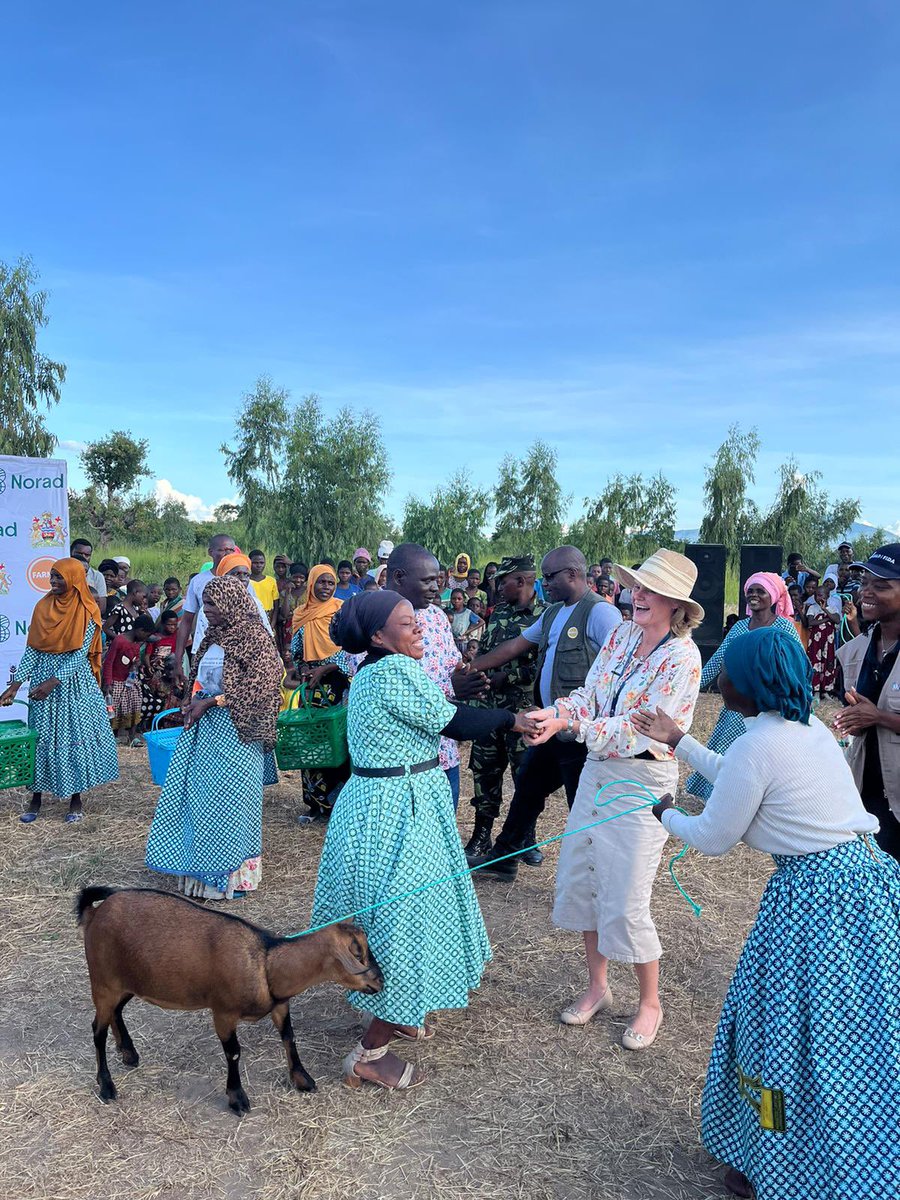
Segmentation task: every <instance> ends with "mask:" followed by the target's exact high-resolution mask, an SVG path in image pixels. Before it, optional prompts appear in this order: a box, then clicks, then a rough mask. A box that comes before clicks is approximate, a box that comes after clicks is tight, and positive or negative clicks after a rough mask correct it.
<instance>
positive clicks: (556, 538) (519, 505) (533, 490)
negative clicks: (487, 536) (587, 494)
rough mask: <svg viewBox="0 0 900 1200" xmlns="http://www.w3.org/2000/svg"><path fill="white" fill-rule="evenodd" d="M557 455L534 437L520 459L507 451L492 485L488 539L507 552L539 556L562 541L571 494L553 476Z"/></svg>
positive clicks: (550, 447)
mask: <svg viewBox="0 0 900 1200" xmlns="http://www.w3.org/2000/svg"><path fill="white" fill-rule="evenodd" d="M558 461H559V460H558V456H557V453H556V451H555V450H554V449H553V447H552V446H549V445H548V444H547V443H546V442H544V441H541V440H540V439H538V441H536V442H535V443H534V445H533V446H531V448H530V449H529V450H528V452H527V453H526V455H525V457H524V458H521V459H518V458H515V457H514V456H513V455H512V454H507V455H506V456H505V457H504V458H503V460H502V462H501V463H500V470H499V473H498V477H497V483H496V485H495V487H494V497H493V499H494V509H495V511H496V524H495V528H494V532H493V534H492V536H491V541H492V542H493V544H494V545H495V546H502V547H503V548H504V549H508V550H509V552H510V553H511V554H525V553H529V552H530V553H532V554H534V555H535V557H536V558H541V557H543V555H545V554H546V553H547V551H548V550H552V549H553V547H554V546H558V545H559V544H560V542H561V540H562V523H563V518H564V516H565V512H566V509H567V507H568V505H569V502H570V500H571V499H572V497H571V496H564V495H563V491H562V488H561V487H560V485H559V480H558V479H557V478H556V468H557V464H558Z"/></svg>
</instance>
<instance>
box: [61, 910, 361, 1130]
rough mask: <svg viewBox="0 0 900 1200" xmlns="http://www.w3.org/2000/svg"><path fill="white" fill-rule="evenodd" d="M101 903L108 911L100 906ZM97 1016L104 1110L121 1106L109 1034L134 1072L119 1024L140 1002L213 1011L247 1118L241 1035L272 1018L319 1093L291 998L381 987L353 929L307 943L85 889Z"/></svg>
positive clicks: (236, 1097) (81, 919) (238, 1108)
mask: <svg viewBox="0 0 900 1200" xmlns="http://www.w3.org/2000/svg"><path fill="white" fill-rule="evenodd" d="M101 901H102V903H101ZM75 913H76V916H77V918H78V924H79V925H80V926H81V927H82V929H83V930H84V953H85V957H86V958H87V965H88V972H89V974H90V978H91V994H92V996H93V999H94V1007H95V1009H96V1013H95V1016H94V1021H93V1024H92V1026H91V1028H92V1029H93V1032H94V1048H95V1050H96V1052H97V1082H98V1083H99V1085H100V1099H101V1100H103V1101H104V1103H108V1102H109V1101H110V1100H115V1098H116V1088H115V1085H114V1083H113V1081H112V1077H111V1076H110V1073H109V1066H108V1064H107V1061H106V1035H107V1030H108V1029H109V1027H110V1026H112V1031H113V1037H114V1038H115V1042H116V1046H117V1047H118V1050H119V1053H120V1054H121V1056H122V1061H123V1062H124V1063H125V1065H126V1066H128V1067H136V1066H137V1064H138V1055H137V1051H136V1050H135V1048H134V1043H133V1042H132V1040H131V1037H130V1035H129V1033H128V1030H127V1029H126V1028H125V1022H124V1021H123V1020H122V1010H123V1009H124V1007H125V1005H126V1004H127V1003H128V1001H129V1000H131V999H132V998H133V997H134V996H138V997H139V998H140V999H141V1000H147V1001H148V1002H149V1003H150V1004H155V1005H157V1006H158V1007H159V1008H173V1009H180V1010H190V1009H200V1008H208V1009H211V1010H212V1017H213V1024H214V1026H215V1030H216V1033H217V1034H218V1036H219V1040H220V1041H221V1043H222V1049H223V1050H224V1051H225V1060H226V1062H227V1064H228V1079H227V1082H226V1085H225V1086H226V1093H227V1096H228V1104H229V1107H230V1108H231V1109H232V1110H233V1111H234V1112H236V1113H245V1112H249V1111H250V1102H249V1100H248V1099H247V1095H246V1093H245V1091H244V1089H243V1087H242V1085H241V1073H240V1059H241V1047H240V1043H239V1042H238V1038H237V1026H238V1024H239V1022H241V1021H259V1020H261V1019H262V1018H263V1017H266V1016H269V1015H271V1017H272V1021H273V1022H274V1025H275V1028H276V1029H277V1030H278V1033H279V1034H280V1036H281V1041H282V1045H283V1046H284V1052H285V1054H286V1056H287V1063H288V1074H289V1076H290V1080H291V1083H292V1084H293V1085H294V1087H295V1088H296V1089H297V1090H298V1091H300V1092H312V1091H315V1087H316V1083H315V1080H314V1079H313V1078H312V1077H311V1076H310V1075H309V1073H308V1072H307V1071H306V1069H305V1068H304V1066H303V1064H302V1063H301V1061H300V1057H299V1055H298V1054H297V1047H296V1045H295V1043H294V1032H293V1028H292V1026H291V1009H290V1001H291V997H292V996H296V995H297V993H298V992H302V991H304V990H305V989H306V988H308V987H312V986H313V985H314V984H317V983H328V982H331V983H339V984H342V985H343V986H344V987H346V988H350V989H351V990H353V991H358V992H364V993H366V994H367V995H372V994H374V993H375V992H380V991H381V988H382V984H383V978H382V974H381V968H380V967H379V966H378V963H377V962H376V961H375V959H374V958H373V957H372V955H371V954H370V953H369V946H368V942H367V941H366V935H365V934H364V933H363V931H362V930H361V929H358V928H357V927H356V926H355V925H351V924H349V923H348V922H342V923H340V924H337V925H331V926H329V927H328V928H327V929H322V930H320V931H319V932H318V933H309V934H306V935H305V936H304V937H300V938H283V937H279V936H278V935H277V934H274V933H269V932H268V931H267V930H265V929H261V928H260V927H259V926H257V925H251V924H250V922H249V921H245V920H243V919H242V918H241V917H235V916H232V915H231V914H230V913H222V912H213V911H211V910H210V909H208V908H203V907H201V905H199V904H194V903H193V901H191V900H187V899H185V898H184V897H182V896H176V895H173V894H172V893H171V892H161V891H157V890H156V889H151V888H109V887H87V888H83V889H82V890H81V892H80V894H79V896H78V898H77V900H76V902H75Z"/></svg>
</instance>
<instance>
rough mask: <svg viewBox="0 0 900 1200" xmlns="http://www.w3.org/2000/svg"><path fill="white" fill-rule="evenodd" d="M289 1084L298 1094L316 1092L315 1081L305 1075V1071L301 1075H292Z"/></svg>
mask: <svg viewBox="0 0 900 1200" xmlns="http://www.w3.org/2000/svg"><path fill="white" fill-rule="evenodd" d="M291 1083H292V1084H293V1085H294V1087H295V1089H296V1090H297V1091H298V1092H315V1091H317V1088H316V1081H315V1080H314V1079H313V1077H312V1075H307V1073H306V1072H305V1071H304V1072H303V1073H302V1074H301V1073H299V1072H297V1073H295V1074H293V1075H292V1076H291Z"/></svg>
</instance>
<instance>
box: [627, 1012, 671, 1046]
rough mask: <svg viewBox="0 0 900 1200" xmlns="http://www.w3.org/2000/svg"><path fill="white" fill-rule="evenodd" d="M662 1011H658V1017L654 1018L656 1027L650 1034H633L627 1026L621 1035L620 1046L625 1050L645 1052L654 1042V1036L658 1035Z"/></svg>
mask: <svg viewBox="0 0 900 1200" xmlns="http://www.w3.org/2000/svg"><path fill="white" fill-rule="evenodd" d="M662 1019H663V1010H662V1009H660V1010H659V1015H658V1016H657V1018H656V1025H655V1026H654V1027H653V1032H652V1033H635V1032H634V1030H633V1029H632V1028H631V1026H630V1025H629V1026H628V1028H627V1029H626V1030H625V1032H624V1033H623V1034H622V1045H623V1046H624V1047H625V1049H626V1050H647V1049H648V1048H649V1047H650V1046H652V1045H653V1043H654V1042H655V1041H656V1035H657V1034H658V1033H659V1027H660V1025H662Z"/></svg>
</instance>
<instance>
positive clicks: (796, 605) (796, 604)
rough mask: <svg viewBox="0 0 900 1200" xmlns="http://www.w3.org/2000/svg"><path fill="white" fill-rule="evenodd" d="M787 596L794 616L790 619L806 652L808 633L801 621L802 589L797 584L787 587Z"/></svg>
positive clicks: (804, 623)
mask: <svg viewBox="0 0 900 1200" xmlns="http://www.w3.org/2000/svg"><path fill="white" fill-rule="evenodd" d="M788 596H789V597H790V601H791V604H792V605H793V609H794V615H793V617H792V618H791V619H792V620H793V622H794V628H795V629H796V630H797V635H798V637H799V638H800V641H801V642H802V643H803V649H804V650H807V649H808V648H809V631H808V630H807V628H806V622H805V621H804V620H803V616H804V612H803V589H802V588H801V587H800V584H799V583H791V584H789V585H788Z"/></svg>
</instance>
